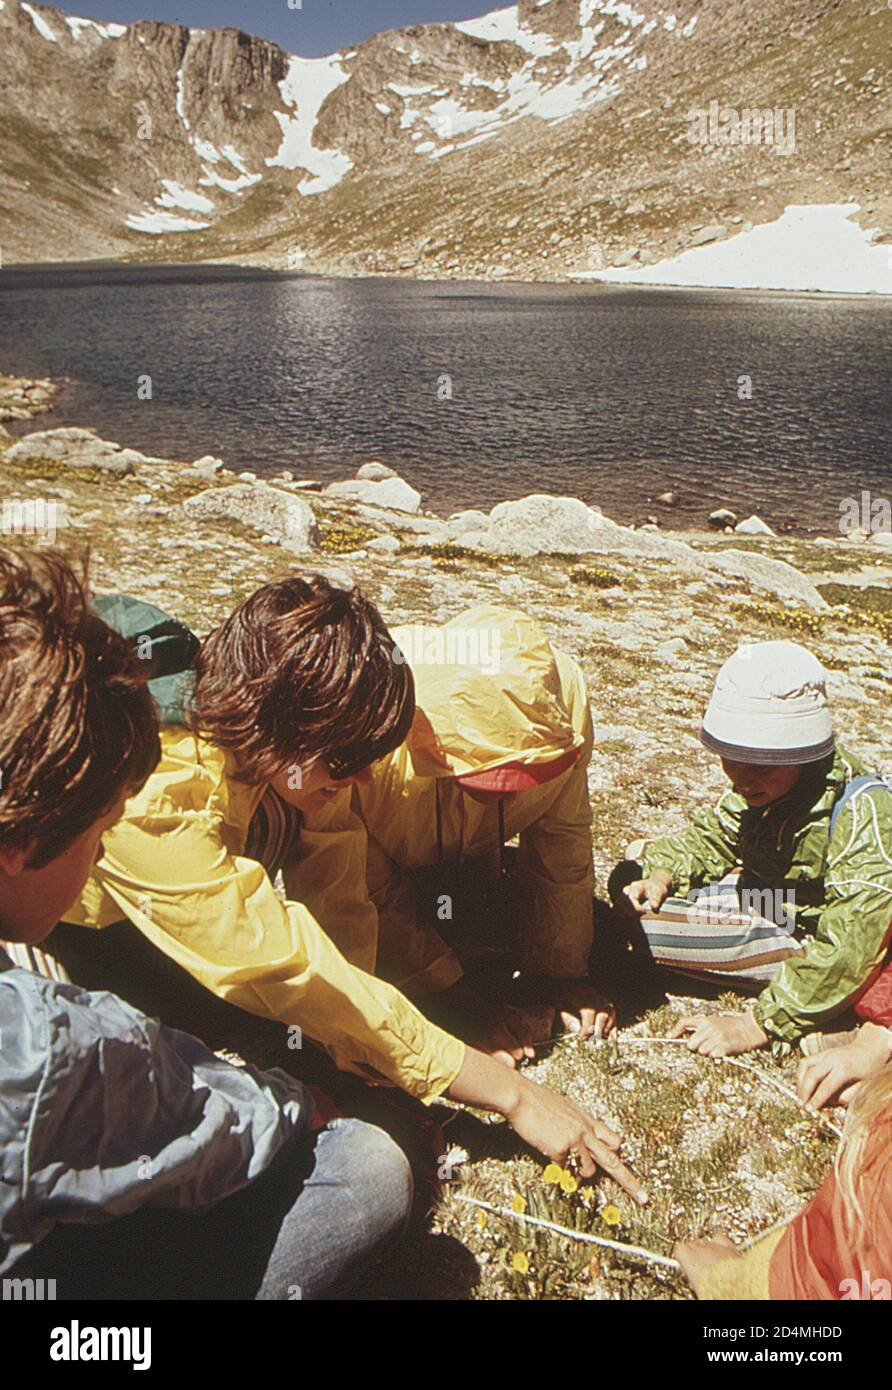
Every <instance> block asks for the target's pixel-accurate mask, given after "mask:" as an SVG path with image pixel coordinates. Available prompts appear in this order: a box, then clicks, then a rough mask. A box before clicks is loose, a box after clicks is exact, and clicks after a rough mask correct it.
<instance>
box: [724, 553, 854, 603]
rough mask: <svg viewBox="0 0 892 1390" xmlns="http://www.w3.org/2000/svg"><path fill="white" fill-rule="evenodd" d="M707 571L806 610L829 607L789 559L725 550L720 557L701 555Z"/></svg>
mask: <svg viewBox="0 0 892 1390" xmlns="http://www.w3.org/2000/svg"><path fill="white" fill-rule="evenodd" d="M698 558H699V559H700V560H701V561H703V562H704V564H703V568H704V569H705V570H707V571H708V570H717V571H718V572H719V573H720V574H727V575H730V576H733V577H734V578H735V579H742V580H744V581H745V582H746V583H748V584H751V585H752V586H753V587H754V588H756V589H764V590H765V591H766V592H768V593H770V594H776V595H777V597H778V598H781V599H787V600H791V601H793V602H795V603H803V604H805V606H806V608H814V609H821V610H823V609H826V608H829V607H830V605H829V604H828V602H827V600H826V599H825V598H822V596H821V595H820V594H819V593H818V591H817V589H816V588H815V586H814V584H812V582H811V580H810V579H807V578H806V576H805V575H804V574H802V573H801V572H800V571H799V570H797V569H794V567H793V566H792V565H788V564H787V562H786V560H771V559H769V557H768V556H767V555H754V554H753V553H752V551H750V550H723V551H722V552H721V553H720V554H717V555H709V556H706V555H700V556H699V557H698Z"/></svg>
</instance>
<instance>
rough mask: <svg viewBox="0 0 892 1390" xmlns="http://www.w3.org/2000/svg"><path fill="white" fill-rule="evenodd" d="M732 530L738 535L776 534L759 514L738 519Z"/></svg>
mask: <svg viewBox="0 0 892 1390" xmlns="http://www.w3.org/2000/svg"><path fill="white" fill-rule="evenodd" d="M734 530H735V531H736V532H737V534H738V535H739V536H774V535H776V534H777V533H776V532H775V531H772V529H771V527H770V526H769V525H768V524H767V522H764V521H763V520H762V518H761V517H760V516H748V517H747V519H746V521H738V523H737V525H736V526H735V527H734Z"/></svg>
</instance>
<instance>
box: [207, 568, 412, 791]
mask: <svg viewBox="0 0 892 1390" xmlns="http://www.w3.org/2000/svg"><path fill="white" fill-rule="evenodd" d="M395 651H396V645H395V643H394V641H393V638H392V637H391V636H390V633H389V632H388V630H387V627H386V626H385V624H384V621H383V619H382V618H381V615H380V613H379V612H378V610H377V608H375V606H374V604H372V603H370V602H369V600H368V599H367V598H365V597H364V596H363V594H362V593H361V592H360V590H359V589H356V588H354V589H351V590H346V589H339V588H337V587H336V586H335V585H334V584H332V583H330V582H329V580H327V579H325V578H324V577H323V576H322V575H313V576H312V577H310V578H308V579H307V578H303V577H301V576H299V575H290V576H289V577H288V578H287V579H282V580H280V581H278V582H277V583H273V584H266V585H264V587H263V588H261V589H258V590H257V591H256V593H253V594H252V595H251V596H250V598H247V599H245V601H244V603H242V604H240V605H239V607H238V608H237V609H236V610H235V612H234V613H232V614H231V616H230V617H228V618H227V619H226V621H225V622H223V623H221V624H220V626H219V627H218V628H215V630H214V631H213V632H212V633H211V634H210V636H209V637H207V638H206V639H205V641H204V642H203V643H202V647H201V651H200V652H199V654H198V657H197V660H196V663H195V671H196V681H195V693H194V696H193V702H192V710H191V713H190V724H191V726H192V728H193V730H194V731H195V732H196V733H200V734H202V735H204V736H205V737H206V738H208V739H209V740H210V741H211V742H212V743H214V744H216V745H217V746H218V747H219V748H225V749H227V750H229V751H230V752H231V753H232V754H233V756H234V758H235V761H236V763H237V765H238V772H237V774H236V775H237V777H238V778H239V780H242V781H246V782H251V783H260V782H268V781H270V780H271V778H273V777H274V776H276V775H277V774H278V773H280V772H282V771H283V769H285V768H287V767H288V766H289V765H295V764H296V765H300V764H302V763H307V762H309V761H310V760H312V759H315V758H323V759H325V761H326V762H327V763H328V764H329V766H330V768H331V770H332V773H333V775H334V776H335V777H347V776H349V775H350V774H351V773H353V772H357V771H359V770H360V769H361V768H363V767H366V766H368V764H369V763H372V762H374V761H375V759H376V758H381V757H384V756H385V755H386V754H387V753H390V752H392V751H393V749H395V748H397V747H399V745H400V744H401V743H402V742H403V740H404V739H405V737H406V735H407V733H408V732H409V726H410V725H411V723H412V717H413V715H414V713H415V688H414V683H413V680H412V673H411V671H410V670H409V667H408V666H407V665H406V664H405V662H403V661H401V660H400V654H399V653H397V658H396V659H394V652H395Z"/></svg>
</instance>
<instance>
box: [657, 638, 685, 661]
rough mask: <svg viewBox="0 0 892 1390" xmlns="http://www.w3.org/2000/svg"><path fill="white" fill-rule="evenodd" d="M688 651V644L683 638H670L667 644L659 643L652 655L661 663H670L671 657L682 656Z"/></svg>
mask: <svg viewBox="0 0 892 1390" xmlns="http://www.w3.org/2000/svg"><path fill="white" fill-rule="evenodd" d="M687 649H688V644H687V642H686V641H685V640H684V638H683V637H670V638H669V640H668V641H667V642H661V643H660V645H659V646H658V647H656V648H655V651H654V655H655V656H658V657H659V658H660V660H661V661H671V660H672V658H673V657H676V656H684V654H685V652H686V651H687Z"/></svg>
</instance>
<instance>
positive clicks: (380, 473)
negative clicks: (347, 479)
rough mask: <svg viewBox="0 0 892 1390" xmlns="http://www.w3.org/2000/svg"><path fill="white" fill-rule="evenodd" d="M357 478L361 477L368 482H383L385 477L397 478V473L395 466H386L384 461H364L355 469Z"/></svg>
mask: <svg viewBox="0 0 892 1390" xmlns="http://www.w3.org/2000/svg"><path fill="white" fill-rule="evenodd" d="M356 476H357V478H363V479H365V481H366V482H368V483H383V482H384V479H385V478H397V477H399V474H398V473H397V471H396V469H395V468H388V466H387V464H386V463H376V462H372V463H364V464H363V465H362V467H361V468H358V469H357V470H356Z"/></svg>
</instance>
